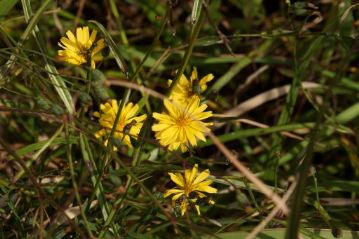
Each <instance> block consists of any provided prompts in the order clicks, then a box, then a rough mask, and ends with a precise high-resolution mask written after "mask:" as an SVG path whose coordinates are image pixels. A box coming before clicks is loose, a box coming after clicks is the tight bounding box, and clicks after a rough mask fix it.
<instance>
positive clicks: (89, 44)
mask: <svg viewBox="0 0 359 239" xmlns="http://www.w3.org/2000/svg"><path fill="white" fill-rule="evenodd" d="M66 35H67V37H68V38H66V37H61V39H60V42H59V46H60V47H61V48H63V50H59V51H58V54H59V56H60V59H61V60H63V61H66V62H68V63H70V64H73V65H81V64H84V63H88V64H91V68H93V69H94V68H95V61H100V60H102V58H103V57H102V55H101V53H100V51H101V50H102V49H104V48H105V42H104V40H103V39H100V40H98V41H97V42H96V43H95V40H96V35H97V31H96V30H93V31H92V33H91V36H90V32H89V28H88V27H83V28H81V27H78V28H77V29H76V37H75V35H74V34H73V33H72V32H71V31H67V32H66Z"/></svg>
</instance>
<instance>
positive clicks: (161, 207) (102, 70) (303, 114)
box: [0, 0, 359, 239]
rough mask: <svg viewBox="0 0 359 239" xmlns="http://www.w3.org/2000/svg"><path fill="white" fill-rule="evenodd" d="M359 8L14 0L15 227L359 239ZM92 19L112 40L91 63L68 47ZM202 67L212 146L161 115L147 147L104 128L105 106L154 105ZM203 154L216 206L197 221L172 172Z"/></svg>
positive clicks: (9, 200) (7, 146)
mask: <svg viewBox="0 0 359 239" xmlns="http://www.w3.org/2000/svg"><path fill="white" fill-rule="evenodd" d="M358 6H359V4H358V3H357V2H356V1H350V0H317V1H314V0H313V1H292V0H277V1H275V0H252V1H245V0H210V1H205V0H203V1H201V0H194V1H174V0H172V1H165V0H144V1H135V0H126V1H125V0H123V1H122V0H106V1H89V0H79V1H72V0H64V1H53V0H44V1H36V0H34V1H30V0H21V1H16V0H0V237H1V238H37V237H39V238H116V237H117V238H141V239H142V238H169V237H171V236H172V237H176V238H226V239H230V238H256V237H257V238H284V237H286V238H288V239H292V238H296V235H297V233H298V232H299V234H300V235H301V238H325V239H328V238H359V233H357V232H356V231H358V230H359V212H358V210H357V204H358V203H359V199H358V196H357V193H358V192H359V182H358V176H359V175H358V173H359V157H358V151H359V148H358V140H359V137H358V135H359V134H358V129H359V128H358V126H359V121H358V119H357V117H358V115H359V103H358V99H359V94H358V92H359V82H358V79H359V71H358V50H359V45H358V41H357V38H358V28H359V19H358V18H359V12H358ZM87 25H88V26H90V27H91V28H93V29H98V32H99V35H101V37H102V38H104V39H105V41H106V44H107V46H108V48H107V51H108V54H107V55H106V57H105V59H104V61H102V62H101V63H100V64H98V65H97V69H96V70H91V71H90V70H88V69H86V67H81V66H72V65H69V64H66V63H63V62H61V61H59V58H58V56H57V50H58V49H59V47H58V45H57V44H58V41H59V39H60V38H61V36H64V34H65V32H66V31H67V30H72V31H74V30H75V29H76V27H77V26H78V27H79V26H87ZM125 65H126V66H127V67H125ZM193 67H197V70H198V72H199V75H200V76H204V75H206V74H209V73H212V74H214V76H215V79H214V80H213V81H212V82H210V83H209V87H208V90H207V91H206V93H205V98H206V102H207V104H208V105H209V108H210V109H211V110H212V111H213V112H214V113H215V115H214V117H213V118H212V122H214V125H213V126H212V133H213V134H210V135H209V136H208V137H207V138H208V139H207V141H206V142H201V143H199V145H198V147H196V148H194V149H192V150H191V151H190V152H187V153H180V152H168V151H167V150H166V149H164V148H161V147H160V145H159V144H158V143H157V142H156V140H155V139H154V136H153V133H152V132H151V130H150V123H151V121H152V120H151V119H150V120H148V121H147V123H146V124H145V126H144V130H142V131H141V135H140V137H139V140H137V142H134V148H132V149H129V148H128V147H126V146H121V147H120V150H119V151H118V152H110V151H111V150H109V149H108V148H106V147H104V146H102V144H101V142H100V141H99V140H98V139H96V138H95V137H94V132H95V131H96V129H98V127H99V125H98V123H97V121H96V119H95V118H94V117H93V116H92V114H93V112H94V111H97V110H98V107H99V104H100V103H103V102H105V101H106V100H107V99H108V98H115V99H122V98H123V97H125V96H129V99H130V100H131V101H133V102H139V104H140V106H141V111H143V112H144V113H147V114H148V115H151V113H152V112H154V111H160V110H161V109H162V100H163V99H161V97H160V95H159V94H158V93H161V94H166V93H168V85H167V80H168V79H175V78H176V77H178V76H179V74H180V73H181V72H184V74H185V75H187V76H189V75H190V73H191V71H192V69H193ZM87 73H88V74H87ZM87 89H90V91H87ZM129 89H131V90H129ZM73 106H74V107H73ZM196 163H197V164H198V165H199V168H200V170H205V169H207V168H208V169H209V170H210V171H211V174H212V175H213V176H214V177H215V179H214V181H215V183H214V184H213V186H214V187H216V188H217V189H218V193H217V194H214V195H211V198H212V199H213V200H214V201H216V203H215V204H214V205H210V206H209V205H208V204H206V203H203V205H201V211H202V214H201V215H197V214H196V213H195V211H194V210H190V211H189V212H188V213H187V214H186V215H185V216H183V217H182V216H180V214H179V213H178V205H177V206H176V205H173V204H172V203H171V200H170V199H168V198H164V197H163V193H164V192H165V190H166V189H168V188H171V187H173V183H172V182H171V181H170V178H169V176H168V174H167V173H168V172H174V171H178V172H180V171H181V170H183V169H185V168H191V167H192V166H193V165H194V164H196ZM283 200H284V201H287V204H283Z"/></svg>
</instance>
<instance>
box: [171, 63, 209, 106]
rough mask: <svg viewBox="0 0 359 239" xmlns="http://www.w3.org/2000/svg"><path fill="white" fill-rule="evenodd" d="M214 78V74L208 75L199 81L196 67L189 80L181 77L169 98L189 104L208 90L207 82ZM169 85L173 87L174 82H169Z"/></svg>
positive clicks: (183, 76)
mask: <svg viewBox="0 0 359 239" xmlns="http://www.w3.org/2000/svg"><path fill="white" fill-rule="evenodd" d="M213 78H214V76H213V74H208V75H206V76H204V77H203V78H202V79H199V78H198V72H197V69H196V68H195V67H194V68H193V71H192V74H191V78H190V79H189V80H188V79H187V78H186V76H185V75H183V74H182V75H181V77H180V78H179V80H178V83H177V84H176V86H175V87H174V88H173V90H172V92H171V95H170V97H169V98H170V99H173V100H176V101H178V102H179V103H185V104H187V103H188V102H189V101H190V99H191V98H192V97H193V96H196V95H197V96H198V95H199V94H200V93H202V92H204V91H205V90H206V89H207V82H210V81H211V80H213ZM168 83H169V85H171V84H172V80H169V81H168Z"/></svg>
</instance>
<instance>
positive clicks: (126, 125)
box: [93, 100, 147, 150]
mask: <svg viewBox="0 0 359 239" xmlns="http://www.w3.org/2000/svg"><path fill="white" fill-rule="evenodd" d="M118 108H119V103H118V102H117V100H111V102H107V103H105V104H100V111H101V112H94V114H93V115H94V116H95V117H98V118H99V120H98V121H99V123H100V125H101V127H102V129H100V130H99V131H97V132H96V133H95V137H96V138H100V137H102V136H109V135H110V132H111V129H112V127H113V125H114V123H115V119H116V114H117V112H118ZM138 110H139V106H138V105H137V104H135V105H134V104H133V103H127V104H126V105H125V106H124V107H123V109H122V110H121V115H120V118H119V121H118V124H117V126H116V129H115V132H114V134H113V137H114V138H115V139H118V140H120V141H121V142H122V143H124V144H125V145H127V146H129V147H132V144H131V139H130V137H132V138H135V139H137V136H138V134H139V133H140V130H141V128H142V125H143V121H144V120H145V119H146V118H147V115H146V114H143V115H141V116H137V117H135V116H136V114H137V112H138ZM107 143H108V142H107V140H106V141H105V145H107ZM115 150H117V149H116V147H115Z"/></svg>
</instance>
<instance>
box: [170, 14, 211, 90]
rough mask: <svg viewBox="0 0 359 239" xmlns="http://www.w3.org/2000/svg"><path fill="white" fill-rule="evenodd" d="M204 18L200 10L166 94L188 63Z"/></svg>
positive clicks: (175, 83) (172, 87) (174, 84)
mask: <svg viewBox="0 0 359 239" xmlns="http://www.w3.org/2000/svg"><path fill="white" fill-rule="evenodd" d="M204 19H205V14H204V13H203V11H201V13H200V17H199V19H198V21H197V22H196V23H195V24H194V25H193V29H192V32H191V36H190V39H189V43H188V47H187V49H186V52H185V54H184V57H183V59H182V62H181V65H180V67H179V69H178V70H177V74H176V76H175V79H174V80H173V82H172V84H171V86H170V89H169V90H168V94H167V95H171V92H172V90H173V89H174V87H175V86H176V85H177V83H178V81H179V79H180V77H181V75H182V74H183V72H184V70H185V68H186V66H187V64H188V61H189V58H190V56H191V54H192V51H193V47H194V45H195V41H196V39H197V37H198V34H199V32H200V30H201V27H202V24H203V23H204Z"/></svg>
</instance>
